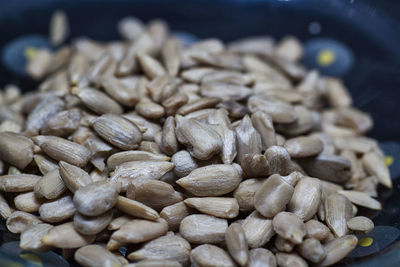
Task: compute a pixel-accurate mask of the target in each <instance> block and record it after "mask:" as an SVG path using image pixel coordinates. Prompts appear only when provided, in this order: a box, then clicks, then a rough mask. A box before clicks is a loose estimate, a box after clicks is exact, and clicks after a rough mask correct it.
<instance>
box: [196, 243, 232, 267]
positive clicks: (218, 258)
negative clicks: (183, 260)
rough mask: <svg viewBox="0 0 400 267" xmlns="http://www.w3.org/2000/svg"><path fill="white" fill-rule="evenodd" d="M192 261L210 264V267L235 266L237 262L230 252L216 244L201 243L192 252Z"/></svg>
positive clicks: (200, 264)
mask: <svg viewBox="0 0 400 267" xmlns="http://www.w3.org/2000/svg"><path fill="white" fill-rule="evenodd" d="M190 259H191V262H192V263H194V264H195V265H196V266H209V267H234V266H236V264H235V262H234V261H233V260H232V258H231V257H230V256H229V254H228V253H227V252H226V251H225V250H223V249H222V248H219V247H217V246H214V245H208V244H205V245H201V246H198V247H196V248H195V249H193V250H192V252H191V253H190Z"/></svg>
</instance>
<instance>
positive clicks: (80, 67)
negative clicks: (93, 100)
mask: <svg viewBox="0 0 400 267" xmlns="http://www.w3.org/2000/svg"><path fill="white" fill-rule="evenodd" d="M88 69H89V59H88V58H87V57H86V56H84V55H83V54H81V53H75V54H74V55H73V56H72V58H71V61H70V63H69V66H68V77H69V81H70V84H71V85H77V84H78V82H79V81H80V80H82V78H83V77H84V75H85V74H86V72H87V71H88Z"/></svg>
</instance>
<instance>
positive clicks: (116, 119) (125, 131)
mask: <svg viewBox="0 0 400 267" xmlns="http://www.w3.org/2000/svg"><path fill="white" fill-rule="evenodd" d="M93 129H94V130H95V131H96V133H97V134H99V135H100V136H101V137H102V138H103V139H104V140H106V141H107V142H109V143H111V144H113V145H115V146H116V147H118V148H120V149H123V150H129V149H135V148H137V147H138V144H139V143H140V141H141V140H142V133H141V132H140V130H139V128H138V127H137V126H136V125H135V124H133V123H132V122H130V121H129V120H127V119H125V118H124V117H122V116H118V115H113V114H106V115H102V116H101V117H99V118H97V119H96V120H95V121H94V122H93Z"/></svg>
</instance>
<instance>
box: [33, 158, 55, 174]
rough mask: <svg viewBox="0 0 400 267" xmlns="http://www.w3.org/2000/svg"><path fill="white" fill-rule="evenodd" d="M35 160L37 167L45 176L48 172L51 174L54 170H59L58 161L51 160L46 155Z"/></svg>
mask: <svg viewBox="0 0 400 267" xmlns="http://www.w3.org/2000/svg"><path fill="white" fill-rule="evenodd" d="M33 160H34V161H35V163H36V165H37V167H38V168H39V171H40V172H41V173H42V174H43V175H45V174H47V173H48V172H51V171H52V170H54V169H58V168H59V167H58V164H57V163H56V161H54V160H52V159H50V158H49V157H47V156H46V155H40V154H37V155H35V156H34V157H33Z"/></svg>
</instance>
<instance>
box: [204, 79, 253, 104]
mask: <svg viewBox="0 0 400 267" xmlns="http://www.w3.org/2000/svg"><path fill="white" fill-rule="evenodd" d="M205 77H206V76H205ZM205 77H204V78H205ZM204 78H203V79H204ZM200 94H201V96H204V97H218V98H220V99H222V100H230V99H232V100H237V101H239V100H243V99H245V98H247V97H249V96H250V95H251V94H252V90H251V89H250V88H249V87H246V86H243V85H237V84H233V83H224V82H218V81H217V82H209V83H204V82H203V84H202V85H201V89H200Z"/></svg>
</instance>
